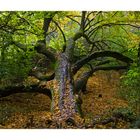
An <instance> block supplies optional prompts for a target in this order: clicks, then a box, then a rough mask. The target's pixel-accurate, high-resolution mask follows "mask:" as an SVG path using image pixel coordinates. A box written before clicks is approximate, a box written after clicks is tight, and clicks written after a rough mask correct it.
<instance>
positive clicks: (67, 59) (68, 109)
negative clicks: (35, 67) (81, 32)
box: [51, 39, 82, 127]
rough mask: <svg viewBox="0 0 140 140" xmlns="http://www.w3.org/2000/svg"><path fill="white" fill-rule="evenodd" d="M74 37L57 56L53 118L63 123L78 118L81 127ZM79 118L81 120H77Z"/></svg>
mask: <svg viewBox="0 0 140 140" xmlns="http://www.w3.org/2000/svg"><path fill="white" fill-rule="evenodd" d="M73 49H74V39H69V40H68V43H67V48H66V51H65V52H64V53H60V54H59V56H58V58H57V64H56V71H55V78H54V80H53V91H52V105H51V107H52V108H51V110H52V113H53V120H54V121H55V122H57V124H62V123H63V122H66V121H67V120H69V119H72V120H74V121H75V120H76V125H78V126H77V127H79V123H81V121H82V120H81V119H80V115H79V113H78V109H77V105H76V99H75V96H74V80H73V73H72V67H71V64H72V59H73ZM77 120H78V121H79V122H77Z"/></svg>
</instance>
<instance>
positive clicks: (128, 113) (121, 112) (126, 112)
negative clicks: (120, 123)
mask: <svg viewBox="0 0 140 140" xmlns="http://www.w3.org/2000/svg"><path fill="white" fill-rule="evenodd" d="M113 116H114V117H116V118H122V119H124V120H126V121H133V120H135V119H136V114H135V113H134V111H133V110H132V108H129V107H125V108H124V107H121V108H117V109H115V110H114V111H113Z"/></svg>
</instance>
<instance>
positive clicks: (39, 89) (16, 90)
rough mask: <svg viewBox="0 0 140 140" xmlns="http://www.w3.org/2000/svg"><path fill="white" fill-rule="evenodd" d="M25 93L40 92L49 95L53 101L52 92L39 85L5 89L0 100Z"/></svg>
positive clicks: (0, 90) (0, 94)
mask: <svg viewBox="0 0 140 140" xmlns="http://www.w3.org/2000/svg"><path fill="white" fill-rule="evenodd" d="M24 92H30V93H32V92H39V93H43V94H45V95H47V96H48V97H49V98H50V99H52V95H51V91H50V89H47V88H42V87H41V86H39V85H31V86H30V87H25V86H24V85H19V86H9V87H6V88H5V89H0V98H2V97H6V96H10V95H13V94H16V93H20V94H22V93H24Z"/></svg>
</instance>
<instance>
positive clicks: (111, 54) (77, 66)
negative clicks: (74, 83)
mask: <svg viewBox="0 0 140 140" xmlns="http://www.w3.org/2000/svg"><path fill="white" fill-rule="evenodd" d="M98 57H113V58H116V59H117V60H120V61H122V62H125V63H127V64H128V65H130V63H132V62H133V60H132V59H131V58H129V57H127V56H124V55H123V54H121V53H119V52H115V51H98V52H94V53H92V54H90V55H88V56H86V57H84V58H83V59H81V60H79V61H77V62H76V63H75V64H74V65H73V68H72V71H73V73H74V74H76V72H77V71H78V70H79V69H80V68H81V67H83V66H84V65H85V64H86V63H88V62H89V61H91V60H93V59H96V58H98Z"/></svg>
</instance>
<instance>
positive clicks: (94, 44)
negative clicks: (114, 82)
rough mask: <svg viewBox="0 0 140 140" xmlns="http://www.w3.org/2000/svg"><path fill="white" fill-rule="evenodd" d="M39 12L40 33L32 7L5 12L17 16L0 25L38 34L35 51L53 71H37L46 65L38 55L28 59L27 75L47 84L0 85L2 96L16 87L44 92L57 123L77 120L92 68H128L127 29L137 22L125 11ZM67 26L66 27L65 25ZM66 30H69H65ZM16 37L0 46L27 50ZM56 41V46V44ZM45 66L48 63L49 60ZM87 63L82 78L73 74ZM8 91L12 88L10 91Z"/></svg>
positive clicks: (3, 28)
mask: <svg viewBox="0 0 140 140" xmlns="http://www.w3.org/2000/svg"><path fill="white" fill-rule="evenodd" d="M42 13H43V14H42ZM42 13H39V16H38V17H37V18H38V22H39V21H40V22H41V23H40V24H39V26H41V27H42V29H41V28H40V30H41V32H37V31H36V30H38V29H36V28H35V26H36V25H32V24H35V22H33V20H32V21H30V19H29V16H31V17H34V16H36V15H35V13H33V12H29V13H28V12H25V13H20V14H19V13H16V12H15V13H10V14H8V15H7V16H9V17H12V15H16V16H17V18H18V19H19V23H18V22H17V23H15V25H14V24H13V25H11V24H10V23H9V22H10V20H9V21H8V20H7V18H5V20H7V23H6V22H5V24H3V25H1V27H0V28H1V30H3V32H6V33H7V32H10V31H12V32H18V31H19V30H22V31H24V32H26V33H27V35H30V34H33V35H36V36H38V35H39V34H42V36H41V37H40V38H39V37H38V38H37V39H36V42H35V43H34V44H32V46H33V48H34V50H35V51H36V52H37V53H38V54H42V55H43V56H44V57H45V59H44V61H46V62H47V61H48V62H49V63H50V62H51V63H52V64H53V73H52V74H51V75H50V76H46V75H45V74H43V73H42V72H41V70H42V69H45V68H41V70H40V69H39V66H38V63H40V61H41V59H40V58H37V57H36V59H37V60H36V61H35V62H36V63H35V62H33V61H32V63H34V66H33V67H31V69H30V71H29V73H28V75H33V76H35V77H36V78H37V79H39V80H40V81H46V85H47V88H48V89H46V88H43V87H40V86H39V85H31V86H30V87H31V88H27V89H26V87H24V88H23V87H20V88H19V87H18V86H15V87H14V88H8V89H7V90H6V89H4V90H0V97H4V96H7V95H10V94H12V93H14V92H17V91H19V89H20V91H19V92H22V91H23V92H25V91H33V92H34V91H40V92H43V93H44V94H47V95H49V97H50V98H51V99H52V103H51V111H52V114H53V120H54V121H56V122H57V123H58V124H61V122H64V121H66V120H68V119H73V120H75V118H76V117H79V119H80V114H81V116H82V115H83V114H82V110H81V107H80V105H81V103H82V101H79V100H80V92H81V91H85V90H86V84H87V81H88V78H89V77H90V76H92V74H93V73H94V72H95V71H97V70H120V69H128V68H129V66H130V65H131V63H132V62H133V60H132V59H131V58H129V57H128V55H127V53H126V55H124V54H123V52H124V53H125V52H127V49H128V48H127V45H128V44H130V43H131V41H132V40H131V39H130V38H129V35H128V34H130V31H131V30H135V29H137V28H139V26H138V25H137V24H135V22H134V21H132V22H131V21H130V20H128V19H127V16H128V14H129V13H127V12H108V13H106V12H86V11H83V12H76V13H74V14H73V13H71V12H42ZM22 14H23V15H24V14H25V15H24V16H23V15H22ZM118 17H120V18H118ZM60 19H61V20H60ZM122 19H123V20H122ZM62 20H63V22H65V23H64V24H63V25H61V24H62ZM20 22H21V23H24V26H25V24H26V26H27V27H30V28H31V30H28V29H27V28H22V27H20ZM59 22H60V23H59ZM42 23H43V24H42ZM65 24H66V25H65ZM10 25H11V26H10ZM32 26H34V27H32ZM67 26H69V27H70V28H69V29H68V28H67ZM66 29H67V30H66ZM70 29H71V31H72V33H70V34H68V30H70ZM113 33H114V34H113ZM27 35H26V36H27ZM52 38H53V39H54V42H57V41H58V40H59V39H61V42H62V40H63V43H60V42H57V43H59V44H60V45H59V47H58V48H57V47H56V48H55V49H54V47H53V49H50V47H49V44H50V40H51V39H52ZM120 39H121V40H120ZM17 40H18V39H17ZM17 40H16V39H14V38H12V39H11V40H10V41H7V42H6V43H7V44H6V43H5V44H3V45H7V46H10V45H13V46H16V47H18V49H20V50H22V51H23V52H25V51H26V49H27V46H28V45H27V44H26V45H25V44H24V43H23V42H22V41H21V42H20V41H17ZM57 43H56V45H58V44H57ZM54 46H55V45H54ZM1 54H2V51H1ZM1 56H2V55H1ZM3 56H4V54H3ZM1 60H2V59H1ZM112 64H113V65H112ZM43 66H44V67H47V64H44V65H43ZM85 66H87V67H88V68H89V70H88V71H85V72H84V73H83V74H82V75H81V77H80V78H78V79H74V75H75V74H76V73H77V72H78V71H79V70H80V69H81V68H82V67H85ZM37 69H39V70H37ZM86 69H87V68H86ZM16 88H17V90H16ZM13 89H15V90H13ZM10 90H13V92H11V91H10ZM6 93H7V94H6Z"/></svg>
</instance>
